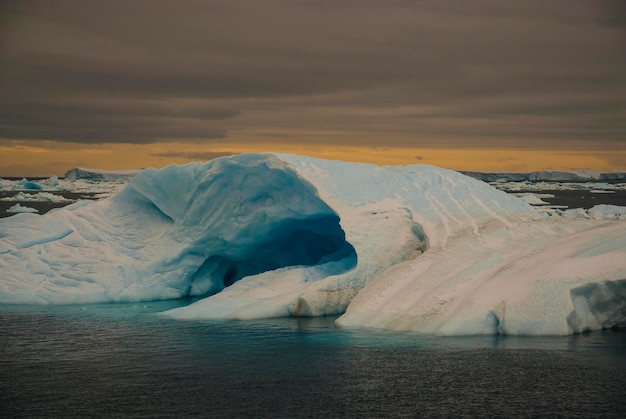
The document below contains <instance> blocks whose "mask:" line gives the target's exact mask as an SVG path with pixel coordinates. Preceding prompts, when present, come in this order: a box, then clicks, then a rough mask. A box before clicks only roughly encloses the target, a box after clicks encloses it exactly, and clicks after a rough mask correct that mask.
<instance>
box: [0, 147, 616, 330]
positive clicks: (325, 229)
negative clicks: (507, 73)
mask: <svg viewBox="0 0 626 419" xmlns="http://www.w3.org/2000/svg"><path fill="white" fill-rule="evenodd" d="M0 272H1V274H0V302H2V303H55V304H58V303H89V302H102V301H139V300H154V299H165V298H177V297H182V296H189V295H195V296H205V298H202V299H200V300H199V301H197V302H195V303H193V304H191V305H189V306H186V307H183V308H180V309H176V310H172V311H170V312H166V313H164V315H168V316H172V317H175V318H180V319H207V318H227V319H250V318H262V317H276V316H320V315H328V314H342V316H341V317H339V319H338V320H337V323H338V324H339V325H340V326H342V327H373V328H386V329H394V330H410V331H416V332H424V333H435V334H444V335H459V334H481V333H483V334H494V333H504V334H535V335H536V334H541V335H546V334H547V335H564V334H570V333H575V332H581V331H585V330H592V329H599V328H606V327H614V326H624V325H626V314H625V313H626V291H625V290H626V222H624V221H623V220H587V219H577V218H566V217H558V218H554V219H552V218H551V219H549V220H545V219H543V218H542V217H540V216H539V215H538V214H537V213H536V212H535V211H534V210H533V209H532V208H531V207H530V206H529V205H528V204H526V203H525V202H524V201H522V200H521V199H518V198H515V197H513V196H511V195H507V194H506V193H504V192H501V191H498V190H496V189H494V188H492V187H490V186H489V185H487V184H485V183H482V182H480V181H477V180H475V179H472V178H470V177H467V176H464V175H462V174H460V173H457V172H453V171H449V170H444V169H439V168H436V167H432V166H427V165H413V166H404V167H399V166H386V167H379V166H374V165H368V164H360V163H345V162H339V161H326V160H320V159H314V158H308V157H301V156H294V155H281V154H247V155H237V156H232V157H224V158H220V159H216V160H213V161H211V162H208V163H192V164H188V165H184V166H168V167H166V168H164V169H161V170H155V169H146V170H143V171H142V172H140V173H138V174H137V175H136V176H135V177H134V178H133V179H132V181H131V182H130V184H129V185H128V186H127V187H126V188H125V189H124V190H123V191H121V192H119V193H118V194H116V195H114V196H113V197H111V198H108V199H104V200H101V201H97V202H80V203H77V204H73V205H70V206H69V207H65V208H64V209H60V210H56V211H51V212H50V213H48V214H46V215H43V216H39V215H34V214H18V215H16V216H13V217H10V218H7V219H3V220H0Z"/></svg>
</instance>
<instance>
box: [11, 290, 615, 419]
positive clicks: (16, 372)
mask: <svg viewBox="0 0 626 419" xmlns="http://www.w3.org/2000/svg"><path fill="white" fill-rule="evenodd" d="M182 304H188V301H168V302H157V303H138V304H99V305H89V306H52V307H41V306H29V307H23V306H15V307H12V306H2V307H0V338H1V340H0V417H78V416H81V417H85V416H89V417H94V416H107V417H133V416H134V417H137V416H143V417H190V416H202V417H224V416H227V417H233V416H235V417H239V416H243V417H246V416H255V417H258V416H266V417H320V416H330V417H346V416H351V417H381V416H382V417H387V416H416V415H420V416H457V415H468V416H485V415H496V416H511V415H514V416H546V415H559V416H560V415H565V416H590V415H603V416H614V417H620V416H621V413H622V412H623V411H625V409H626V397H625V396H626V391H625V390H624V389H626V357H625V356H624V354H626V333H624V332H598V333H590V334H586V335H578V336H570V337H540V338H539V337H532V338H524V337H506V336H477V337H462V338H439V337H433V336H418V335H415V334H409V333H392V332H381V331H369V330H341V329H337V328H335V326H334V318H330V317H326V318H314V319H306V318H301V319H270V320H262V321H246V322H215V321H213V322H209V321H206V322H181V321H174V320H171V319H168V318H164V317H161V316H158V315H156V314H155V313H158V312H160V311H163V310H166V309H169V308H173V307H175V306H177V305H182Z"/></svg>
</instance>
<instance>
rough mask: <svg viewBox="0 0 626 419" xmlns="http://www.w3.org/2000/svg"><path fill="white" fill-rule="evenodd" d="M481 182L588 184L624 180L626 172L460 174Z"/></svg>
mask: <svg viewBox="0 0 626 419" xmlns="http://www.w3.org/2000/svg"><path fill="white" fill-rule="evenodd" d="M461 173H463V174H465V175H467V176H470V177H473V178H475V179H478V180H482V181H483V182H541V181H543V182H589V181H594V180H612V181H620V180H626V172H600V171H590V170H584V169H582V170H575V171H571V172H564V171H542V172H528V173H523V172H511V173H506V172H467V171H465V172H461Z"/></svg>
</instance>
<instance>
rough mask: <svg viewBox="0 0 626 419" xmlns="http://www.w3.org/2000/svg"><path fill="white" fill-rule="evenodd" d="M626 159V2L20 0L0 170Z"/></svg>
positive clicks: (12, 19) (0, 112) (0, 16)
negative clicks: (257, 161) (226, 159)
mask: <svg viewBox="0 0 626 419" xmlns="http://www.w3.org/2000/svg"><path fill="white" fill-rule="evenodd" d="M271 151H277V152H287V153H297V154H306V155H311V156H316V157H323V158H332V159H341V160H347V161H364V162H372V163H377V164H416V163H427V164H434V165H437V166H441V167H447V168H452V169H456V170H482V171H531V170H568V169H574V168H591V169H599V170H606V171H620V170H621V171H624V170H626V1H623V0H550V1H546V0H524V1H519V0H471V1H469V0H263V1H252V0H250V1H247V0H176V1H174V0H168V1H165V0H107V1H101V0H54V1H47V0H36V1H35V0H33V1H28V0H2V1H1V2H0V175H5V176H22V175H24V176H26V175H31V176H49V175H52V174H59V175H61V174H63V173H64V172H65V171H66V170H68V169H70V168H72V167H76V166H80V167H90V168H105V169H123V168H141V167H148V166H152V167H162V166H165V165H167V164H170V163H184V162H188V161H194V160H208V159H211V158H214V157H218V156H222V155H231V154H236V153H242V152H271Z"/></svg>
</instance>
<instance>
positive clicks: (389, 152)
mask: <svg viewBox="0 0 626 419" xmlns="http://www.w3.org/2000/svg"><path fill="white" fill-rule="evenodd" d="M29 144H30V143H29ZM245 152H277V153H293V154H302V155H308V156H312V157H319V158H325V159H333V160H344V161H352V162H365V163H374V164H379V165H406V164H419V163H423V164H431V165H434V166H439V167H444V168H449V169H454V170H469V171H486V172H488V171H490V172H530V171H537V170H572V169H580V168H586V169H595V170H601V171H625V170H626V166H625V165H624V162H626V151H569V150H519V149H505V148H503V149H476V148H470V149H462V148H417V147H415V148H400V147H379V148H373V147H363V146H361V147H359V146H321V145H308V144H284V143H276V144H267V143H266V144H254V143H252V144H243V143H238V144H226V143H225V144H223V145H220V146H219V147H217V146H211V147H207V146H202V145H200V144H182V143H158V144H147V145H136V144H106V145H102V144H101V145H97V146H90V145H82V144H62V145H59V144H58V143H51V142H37V143H35V144H34V145H16V146H0V155H2V159H0V176H50V175H53V174H57V175H63V174H64V173H65V171H67V170H68V169H71V168H72V167H77V166H78V167H89V168H101V169H110V170H115V169H129V168H143V167H163V166H166V165H168V164H172V163H176V164H181V163H186V162H189V161H197V160H202V159H199V158H196V157H195V156H206V155H209V154H215V155H219V154H236V153H245ZM205 160H206V159H205Z"/></svg>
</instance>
